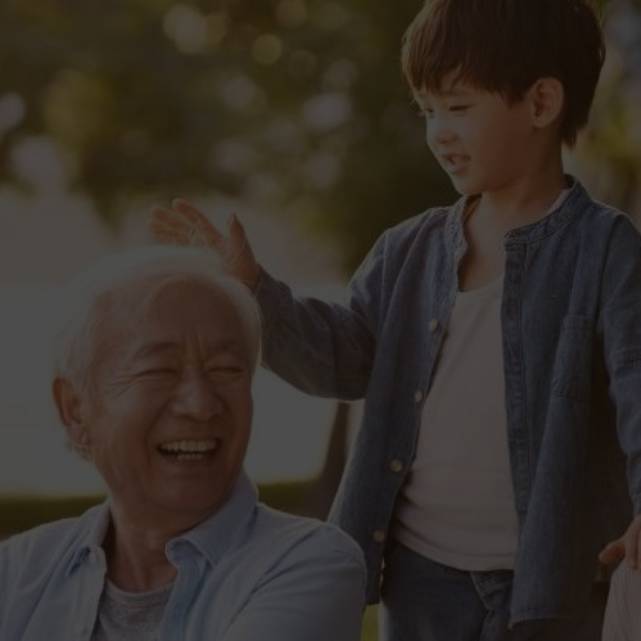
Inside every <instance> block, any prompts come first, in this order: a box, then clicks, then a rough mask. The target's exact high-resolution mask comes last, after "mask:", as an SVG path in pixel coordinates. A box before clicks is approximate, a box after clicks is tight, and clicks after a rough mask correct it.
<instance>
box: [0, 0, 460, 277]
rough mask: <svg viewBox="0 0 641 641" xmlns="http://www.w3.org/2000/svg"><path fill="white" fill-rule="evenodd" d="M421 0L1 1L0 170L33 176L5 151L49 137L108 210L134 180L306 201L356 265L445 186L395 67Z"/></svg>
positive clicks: (146, 185) (265, 199)
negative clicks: (387, 230) (384, 233)
mask: <svg viewBox="0 0 641 641" xmlns="http://www.w3.org/2000/svg"><path fill="white" fill-rule="evenodd" d="M418 4H419V3H418V2H416V1H415V0H412V1H408V0H405V1H404V2H401V3H400V4H399V3H394V4H389V3H380V4H378V5H376V6H372V4H371V3H369V2H368V3H366V2H365V1H364V0H346V1H341V2H327V1H324V0H269V1H266V2H263V3H259V4H256V3H253V4H247V3H240V2H234V1H228V2H226V3H210V2H209V3H208V2H203V1H197V0H191V1H189V0H186V1H183V2H180V3H175V2H172V1H171V0H153V1H152V0H127V1H125V0H116V1H114V2H110V3H109V8H108V9H107V8H106V7H105V4H104V3H101V2H98V1H97V0H87V1H86V2H83V3H75V2H69V0H29V1H28V2H23V1H19V0H9V1H8V2H5V3H3V4H2V6H1V7H0V38H2V42H3V47H2V50H1V51H0V63H1V64H2V69H3V82H2V87H3V91H1V92H0V167H1V169H2V176H3V178H4V179H6V180H13V181H17V182H19V183H20V184H22V185H23V186H24V187H25V188H26V187H28V180H26V179H25V174H28V173H29V172H28V169H29V168H28V167H26V168H25V165H29V163H30V162H31V163H32V164H34V165H35V164H37V163H38V162H39V161H38V158H37V155H34V156H33V157H30V156H29V153H26V152H24V151H23V152H22V153H18V152H16V150H20V149H21V148H22V147H24V144H25V142H26V141H28V140H29V139H30V138H31V137H33V136H38V137H42V136H46V137H49V138H51V139H52V140H54V141H55V142H56V143H57V144H58V145H59V146H60V148H61V149H62V150H63V151H64V153H65V154H66V158H67V166H68V170H69V173H70V183H69V184H70V187H71V188H72V189H73V190H79V191H82V192H85V193H88V194H89V195H90V196H91V197H92V198H93V200H94V201H95V203H96V206H97V208H98V210H99V212H100V213H101V215H103V216H104V217H105V218H106V219H108V220H110V221H112V222H114V223H116V222H117V220H118V214H119V212H120V211H122V205H123V203H124V202H126V201H128V200H129V199H131V198H135V197H137V196H140V195H143V196H144V195H149V194H154V195H157V196H158V197H169V196H173V195H176V194H178V193H185V194H192V195H193V194H195V193H212V192H214V193H216V192H218V193H220V194H224V195H225V196H233V197H238V198H241V199H243V200H244V201H247V202H252V203H253V204H255V205H256V206H257V207H258V208H262V209H263V210H265V211H266V212H267V211H269V212H271V211H279V212H282V213H285V214H289V215H292V216H302V217H304V218H305V220H307V221H310V222H311V223H312V224H313V225H314V226H315V228H316V229H317V230H319V231H321V232H327V233H328V234H330V235H332V237H333V238H334V239H335V240H336V239H337V240H338V242H339V243H340V244H341V246H342V250H343V255H344V261H345V264H344V267H345V269H346V270H351V269H352V268H353V267H354V266H355V264H356V263H357V262H358V261H359V260H360V258H361V257H362V255H363V254H364V253H365V251H366V250H367V248H369V246H370V245H371V244H372V242H373V240H374V238H375V237H376V236H377V234H378V233H379V232H380V229H381V228H382V227H385V226H387V225H390V224H392V223H394V222H396V221H399V220H401V219H402V218H405V217H407V216H408V215H410V214H414V213H416V212H418V211H420V210H422V209H424V208H425V207H426V206H427V205H428V204H431V203H433V202H435V201H444V200H448V199H449V198H450V197H451V195H452V192H451V188H450V186H449V184H448V181H447V179H446V177H445V176H444V175H443V174H442V173H441V172H440V171H438V170H437V169H436V166H435V163H434V162H433V161H432V160H431V158H430V157H429V154H428V152H427V150H426V148H425V145H424V143H423V138H422V133H421V126H420V124H419V123H418V122H417V121H416V120H415V119H414V117H413V113H412V107H411V105H410V96H409V93H408V91H407V90H406V88H405V86H404V83H403V81H402V79H401V77H400V72H399V44H400V39H401V35H402V33H403V30H404V29H405V27H406V25H407V23H408V22H409V21H410V19H411V17H412V16H413V14H414V13H415V11H416V10H417V7H418ZM3 115H4V119H3ZM3 120H4V122H3ZM16 156H17V157H18V158H22V163H21V164H20V163H16ZM30 158H32V159H31V160H30ZM16 164H18V165H19V166H20V167H21V168H22V169H21V170H20V171H17V170H16Z"/></svg>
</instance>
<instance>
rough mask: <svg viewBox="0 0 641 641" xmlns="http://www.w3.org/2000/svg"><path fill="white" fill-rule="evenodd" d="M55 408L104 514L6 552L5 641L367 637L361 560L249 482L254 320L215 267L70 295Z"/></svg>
mask: <svg viewBox="0 0 641 641" xmlns="http://www.w3.org/2000/svg"><path fill="white" fill-rule="evenodd" d="M70 291H72V292H73V296H72V298H73V300H74V304H73V305H71V306H70V305H68V304H66V305H65V308H66V309H67V311H68V312H69V313H68V314H67V321H66V322H65V324H64V329H63V331H62V332H61V334H60V336H59V340H58V342H57V345H58V347H57V357H56V372H55V378H54V381H53V395H54V398H55V402H56V406H57V409H58V412H59V415H60V418H61V420H62V422H63V423H64V426H65V427H66V431H67V434H68V437H69V441H70V444H71V445H72V446H73V448H74V449H76V450H77V451H78V452H79V453H81V455H82V456H84V457H85V458H87V459H88V460H89V461H91V462H92V463H93V464H94V465H95V466H96V468H97V470H98V472H99V473H100V474H101V475H102V477H103V478H104V480H105V483H106V485H107V487H108V490H109V498H108V501H107V502H106V503H105V504H104V505H101V506H98V507H96V508H93V509H90V510H89V511H88V512H86V513H85V514H84V515H82V516H81V517H80V518H77V519H71V520H65V521H60V522H56V523H51V524H48V525H45V526H42V527H39V528H36V529H34V530H32V531H30V532H27V533H24V534H21V535H18V536H16V537H14V538H12V539H9V540H8V541H6V542H4V543H3V544H2V545H1V546H0V639H2V640H3V641H4V640H6V641H43V640H45V639H46V640H47V641H68V640H70V639H74V641H116V640H118V641H122V640H129V639H131V640H132V641H134V640H135V641H151V640H154V641H156V640H158V641H178V640H185V641H199V640H201V639H202V640H203V641H204V640H207V641H210V640H211V641H259V640H260V641H263V640H264V641H267V640H271V639H274V640H276V639H278V640H279V641H315V640H318V641H321V640H323V641H326V640H328V639H331V641H357V639H359V635H360V620H361V615H362V609H363V605H364V581H365V568H364V562H363V559H362V554H361V552H360V549H359V548H358V547H357V546H356V544H355V543H353V542H352V540H351V539H349V538H348V537H347V535H345V534H343V533H341V532H340V531H339V530H338V529H336V528H334V527H333V526H330V525H327V524H321V523H320V522H317V521H311V520H307V519H302V518H297V517H293V516H290V515H286V514H283V513H279V512H276V511H274V510H271V509H269V508H267V507H265V506H264V505H262V504H260V503H258V502H257V496H256V492H255V490H254V487H253V485H252V484H251V482H250V481H249V480H248V478H247V477H246V475H245V473H244V472H243V467H242V465H243V459H244V456H245V451H246V447H247V442H248V438H249V434H250V425H251V420H252V399H251V381H252V375H253V371H254V368H255V366H256V363H257V361H258V360H259V353H260V321H259V317H258V312H257V309H256V305H255V303H254V301H253V299H252V296H251V294H250V293H249V291H248V290H246V289H245V288H244V286H243V285H240V284H238V283H237V282H236V281H234V280H232V279H230V278H228V277H225V276H222V275H216V274H215V273H214V270H212V259H211V256H210V255H206V256H205V255H203V254H200V253H199V252H198V250H193V249H181V248H173V249H171V248H149V249H147V250H139V251H136V252H133V253H131V254H129V255H125V256H121V257H114V258H111V259H109V260H107V261H106V262H105V263H104V264H102V265H101V266H100V267H96V268H95V269H93V270H92V271H91V272H90V273H88V274H85V275H84V276H83V277H82V278H81V279H79V280H78V281H77V282H76V283H75V284H74V285H73V286H72V287H71V288H70Z"/></svg>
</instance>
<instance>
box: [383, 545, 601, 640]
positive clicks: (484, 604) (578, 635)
mask: <svg viewBox="0 0 641 641" xmlns="http://www.w3.org/2000/svg"><path fill="white" fill-rule="evenodd" d="M512 577H513V574H512V572H511V571H509V570H499V571H495V572H464V571H461V570H456V569H454V568H450V567H447V566H445V565H441V564H440V563H436V562H434V561H430V560H429V559H426V558H425V557H423V556H421V555H419V554H417V553H415V552H413V551H411V550H409V549H408V548H406V547H405V546H403V545H401V544H400V543H397V542H393V543H392V544H391V545H390V550H389V552H388V553H387V554H386V561H385V573H384V579H383V587H382V599H383V603H382V607H381V617H380V618H381V629H382V636H381V639H382V640H383V641H599V640H600V639H601V627H602V621H603V611H604V609H605V602H606V599H607V589H606V587H605V586H604V585H600V584H595V585H598V587H597V588H595V590H594V591H593V595H592V603H591V607H590V612H589V613H588V614H587V615H586V616H585V617H584V618H583V619H581V620H576V621H571V622H570V621H562V622H556V621H555V622H548V621H533V622H528V623H524V624H520V625H517V626H515V628H514V629H513V630H512V631H510V630H508V627H507V626H508V620H509V604H510V597H511V591H512Z"/></svg>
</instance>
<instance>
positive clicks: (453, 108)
mask: <svg viewBox="0 0 641 641" xmlns="http://www.w3.org/2000/svg"><path fill="white" fill-rule="evenodd" d="M469 108H470V105H452V106H451V107H450V111H455V112H459V113H460V112H463V111H467V110H468V109H469Z"/></svg>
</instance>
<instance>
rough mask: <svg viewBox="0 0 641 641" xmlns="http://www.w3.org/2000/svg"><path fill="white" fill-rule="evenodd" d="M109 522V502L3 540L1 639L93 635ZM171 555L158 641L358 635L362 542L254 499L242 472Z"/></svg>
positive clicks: (78, 639) (318, 639)
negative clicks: (171, 579) (171, 578)
mask: <svg viewBox="0 0 641 641" xmlns="http://www.w3.org/2000/svg"><path fill="white" fill-rule="evenodd" d="M109 519H110V511H109V505H108V503H105V504H103V505H100V506H97V507H95V508H92V509H90V510H88V511H87V512H85V514H83V515H82V516H81V517H79V518H77V519H66V520H63V521H57V522H55V523H50V524H48V525H44V526H41V527H38V528H35V529H33V530H30V531H29V532H26V533H23V534H20V535H17V536H15V537H13V538H11V539H9V540H8V541H5V542H3V543H2V544H0V639H2V641H42V640H43V639H47V640H48V641H69V640H70V639H73V640H74V641H89V639H90V638H91V634H92V631H93V628H94V625H95V621H96V616H97V613H98V604H99V601H100V596H101V594H102V591H103V588H104V583H105V574H106V570H107V565H106V559H105V554H104V551H103V549H102V547H101V545H102V542H103V540H104V536H105V533H106V531H107V527H108V525H109ZM166 553H167V558H168V559H169V560H170V561H171V563H172V564H173V565H174V566H175V567H176V568H177V570H178V574H177V576H176V580H175V583H174V587H173V590H172V593H171V596H170V599H169V602H168V604H167V607H166V609H165V612H164V616H163V619H162V622H161V627H160V634H159V641H180V640H185V641H199V640H201V639H202V640H205V639H206V640H207V641H210V640H211V641H259V640H260V641H263V640H265V639H279V640H282V641H326V640H327V639H331V640H332V641H358V639H359V638H360V629H361V617H362V612H363V607H364V603H365V564H364V560H363V555H362V552H361V551H360V548H359V547H358V546H357V545H356V544H355V543H354V542H353V541H352V540H351V539H350V538H349V537H348V536H347V535H346V534H344V533H342V532H341V531H340V530H339V529H338V528H336V527H334V526H332V525H329V524H325V523H321V522H319V521H314V520H311V519H303V518H299V517H294V516H291V515H288V514H284V513H282V512H278V511H275V510H272V509H270V508H268V507H266V506H265V505H263V504H261V503H258V501H257V493H256V490H255V488H254V486H253V484H252V483H251V482H250V481H249V479H248V478H247V477H246V476H245V475H244V474H243V475H241V477H240V479H239V481H238V483H237V485H236V488H235V490H234V492H233V494H232V496H231V497H230V499H229V500H228V501H227V503H225V505H224V506H223V507H222V508H221V509H220V510H219V511H218V512H217V513H216V514H214V515H213V516H212V517H210V518H209V519H207V520H206V521H204V522H203V523H201V524H200V525H198V526H197V527H196V528H194V529H193V530H191V531H189V532H187V533H186V534H183V535H181V536H178V537H176V538H174V539H172V540H171V541H169V543H168V544H167V546H166Z"/></svg>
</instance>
